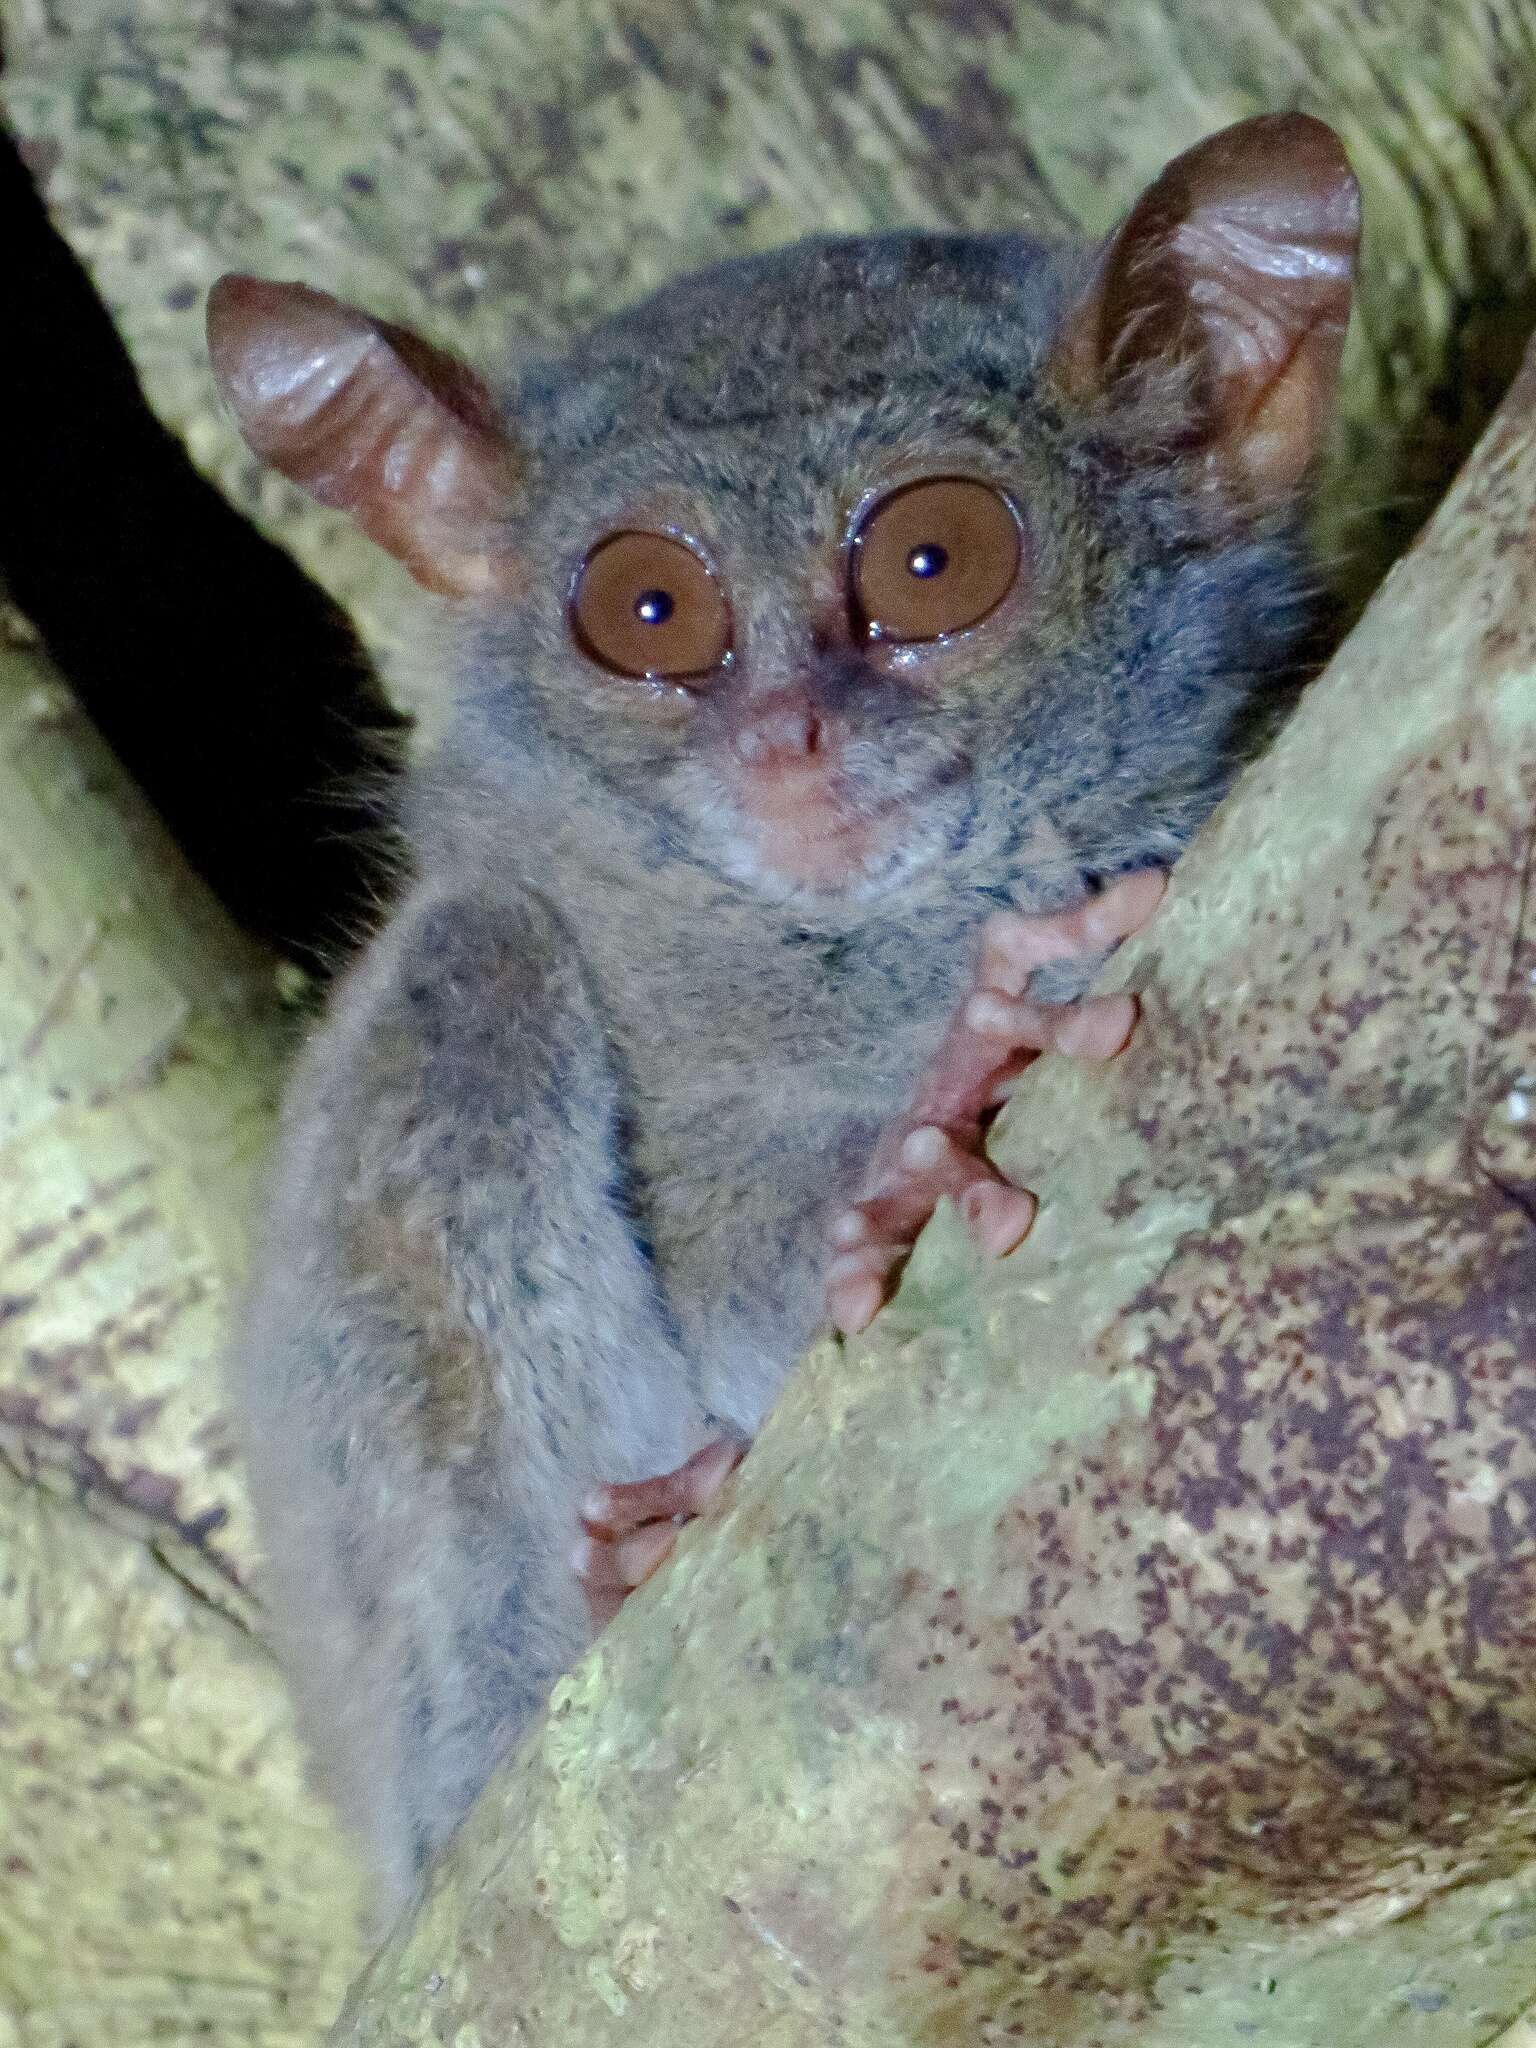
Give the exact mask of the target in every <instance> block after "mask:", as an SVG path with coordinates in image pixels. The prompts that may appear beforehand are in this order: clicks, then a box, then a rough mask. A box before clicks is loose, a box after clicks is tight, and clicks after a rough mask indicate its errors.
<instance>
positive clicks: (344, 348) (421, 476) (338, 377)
mask: <svg viewBox="0 0 1536 2048" xmlns="http://www.w3.org/2000/svg"><path fill="white" fill-rule="evenodd" d="M208 347H209V355H210V357H211V360H212V363H213V369H214V375H215V377H216V378H217V380H218V383H219V387H220V389H221V391H222V392H223V394H224V396H225V398H226V399H227V400H228V402H229V404H230V406H231V408H232V410H233V411H234V414H235V417H236V419H237V420H238V421H239V423H240V429H241V432H242V433H243V434H244V436H245V438H246V440H247V441H248V442H249V444H250V446H251V447H252V448H253V449H254V450H255V452H256V453H257V454H258V455H259V456H261V457H262V459H263V460H264V461H266V462H269V463H271V464H272V466H273V467H274V468H275V469H278V470H280V471H281V472H282V474H283V475H284V476H286V477H289V478H290V479H291V480H292V481H293V482H294V483H296V484H298V485H299V486H300V487H301V488H302V489H304V490H306V491H308V492H309V494H310V495H311V496H312V497H314V498H316V499H318V500H319V502H320V503H321V504H323V505H331V506H334V507H336V508H337V509H339V510H341V511H345V512H349V513H350V514H351V515H352V517H353V518H354V519H355V520H356V521H357V523H358V525H359V526H360V527H361V528H362V529H363V531H364V532H365V533H366V534H368V535H369V537H370V538H371V539H373V540H376V541H377V542H378V543H379V544H380V545H381V546H382V547H384V548H387V549H388V551H389V552H390V553H391V554H393V555H395V556H397V557H398V558H399V560H401V561H402V562H403V563H404V564H405V566H406V567H407V568H408V569H409V570H410V572H411V574H412V575H413V576H414V577H415V578H416V579H417V581H418V582H420V583H422V584H424V585H426V587H427V588H428V589H431V590H438V591H443V592H446V593H448V594H450V595H455V596H467V595H471V594H473V593H475V592H478V591H486V590H491V589H495V588H498V587H506V586H507V585H508V584H509V583H510V582H512V581H513V580H515V577H514V569H513V564H512V562H511V560H510V558H509V557H508V555H507V553H506V550H505V548H504V546H503V545H502V544H501V542H500V539H499V531H498V529H499V524H500V520H501V518H502V517H503V515H504V513H505V509H506V504H507V499H508V496H509V494H510V493H511V491H512V490H513V488H514V487H515V483H516V465H515V463H514V461H513V458H512V452H511V449H510V447H509V446H508V444H507V441H506V438H505V436H504V435H503V433H502V432H501V429H500V425H499V422H498V420H497V417H496V409H495V405H494V402H493V401H492V399H491V396H490V393H489V392H488V391H487V390H486V388H485V386H484V385H483V384H482V383H481V382H480V380H479V379H478V378H477V377H476V376H475V375H474V373H473V372H472V371H470V370H469V369H467V368H466V367H465V366H464V365H463V364H462V363H460V362H458V361H457V360H456V359H455V358H454V357H452V356H450V355H447V354H445V353H444V352H443V351H442V350H439V349H436V348H434V347H433V346H432V345H431V344H430V343H428V342H425V341H423V340H421V339H420V337H419V336H417V335H414V334H410V333H409V332H407V330H405V329H404V328H399V327H395V326H393V325H391V324H389V323H386V322H384V321H378V320H373V319H371V318H370V317H369V316H368V315H367V314H366V313H362V312H359V311H358V310H357V308H356V307H353V306H348V305H346V304H344V303H343V302H342V301H341V300H339V299H335V298H332V297H331V295H330V294H329V293H328V292H321V291H316V290H314V289H313V288H312V287H310V286H308V285H302V284H282V283H276V282H273V281H271V280H269V279H266V278H257V277H246V276H241V275H239V274H235V273H231V274H230V275H228V276H225V277H222V278H220V279H219V281H218V283H217V284H216V285H215V286H214V287H213V290H212V292H211V293H210V294H209V298H208Z"/></svg>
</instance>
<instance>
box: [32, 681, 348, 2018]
mask: <svg viewBox="0 0 1536 2048" xmlns="http://www.w3.org/2000/svg"><path fill="white" fill-rule="evenodd" d="M280 1056H281V1034H280V1031H279V1028H278V1017H277V1013H276V1005H275V1004H274V1002H273V1000H272V970H271V968H270V967H269V966H268V965H266V964H265V963H264V962H263V961H262V960H261V959H260V958H259V957H258V956H256V955H255V954H254V953H253V952H251V951H249V950H247V949H246V948H244V947H243V946H241V945H240V944H239V943H238V942H237V941H236V940H235V939H234V937H233V935H232V934H231V933H230V932H229V930H228V928H227V927H226V925H225V924H224V922H223V920H222V919H221V918H220V916H219V914H218V911H217V909H216V908H215V907H214V906H213V905H212V903H211V902H210V901H209V900H208V898H207V897H206V895H205V893H204V891H203V890H202V889H201V888H200V887H199V886H198V885H197V884H196V883H194V882H193V881H192V880H191V878H190V877H189V876H188V875H187V874H186V872H185V870H184V868H183V867H182V865H181V862H180V860H179V858H178V857H177V855H176V853H175V851H174V849H173V848H171V847H170V846H169V845H168V844H167V843H166V842H165V841H164V839H163V836H162V835H161V834H160V833H159V831H158V830H157V828H156V827H155V826H154V825H153V823H152V822H151V821H150V820H149V819H147V818H146V817H145V815H144V812H143V807H142V803H141V802H140V800H139V799H138V797H137V795H136V793H135V792H134V791H133V790H132V789H131V788H130V787H128V786H127V785H126V784H125V782H124V780H123V778H122V776H121V774H120V773H119V771H118V770H117V769H116V768H115V767H114V766H113V764H112V762H111V760H110V758H109V757H108V756H107V755H106V753H105V751H104V749H103V748H102V747H101V746H100V744H99V742H97V741H96V740H95V738H94V736H93V735H92V734H91V733H90V732H89V731H88V730H87V729H86V727H85V726H84V724H83V722H82V720H81V718H80V716H79V714H78V713H77V712H76V711H75V710H74V709H73V707H72V705H71V703H70V700H69V698H68V695H67V693H66V692H65V691H64V690H63V689H62V688H61V686H60V685H59V684H58V682H57V681H56V680H55V679H54V677H53V676H52V675H51V674H50V672H49V670H48V669H47V667H46V665H45V664H44V663H43V662H41V661H40V660H39V659H38V658H37V657H35V656H34V655H31V654H28V653H26V652H24V651H21V650H19V649H14V648H8V649H5V650H4V651H3V652H0V2043H5V2044H7V2048H9V2044H12V2043H14V2044H16V2048H70V2044H80V2043H91V2044H95V2043H101V2044H106V2043H120V2044H121V2043H136V2042H142V2041H148V2040H151V2039H153V2040H157V2041H164V2042H167V2043H176V2042H188V2043H190V2042H192V2041H196V2040H207V2039H209V2038H215V2039H217V2040H219V2041H220V2042H231V2043H233V2042H239V2041H250V2042H260V2043H262V2044H264V2048H276V2044H278V2043H283V2044H287V2043H293V2044H294V2048H297V2044H299V2043H301V2042H306V2041H312V2040H314V2038H315V2037H316V2033H317V2031H318V2030H319V2029H320V2028H321V2026H322V2025H323V2023H324V2021H325V2019H326V2018H327V2016H328V2015H329V2014H330V2013H331V2012H332V2011H333V2010H334V2007H335V2003H336V2000H337V1999H338V1997H339V1995H340V1988H341V1985H342V1982H343V1981H344V1977H345V1973H346V1969H347V1967H348V1962H349V1958H350V1957H351V1956H352V1955H353V1954H354V1953H355V1946H354V1938H353V1933H352V1928H353V1920H354V1907H353V1904H352V1896H353V1891H354V1889H355V1887H354V1884H353V1880H352V1879H351V1877H350V1875H349V1873H348V1872H347V1870H346V1868H345V1865H344V1863H343V1860H342V1858H341V1856H340V1854H339V1852H338V1850H337V1848H336V1845H335V1843H334V1841H333V1839H332V1836H331V1832H330V1830H329V1828H328V1827H327V1826H326V1824H325V1822H324V1820H323V1819H322V1818H321V1816H320V1815H319V1814H318V1813H317V1811H316V1810H315V1808H314V1806H313V1804H312V1803H311V1802H310V1801H309V1800H308V1799H307V1798H306V1797H305V1795H304V1793H303V1790H302V1788H301V1786H300V1783H299V1778H298V1770H297V1760H296V1756H295V1752H294V1745H293V1742H292V1739H291V1736H290V1734H289V1732H288V1717H287V1710H286V1704H285V1702H284V1699H283V1697H282V1693H281V1689H280V1687H279V1685H278V1682H277V1678H276V1674H275V1673H274V1671H273V1669H272V1666H271V1663H270V1660H269V1659H268V1657H267V1656H266V1653H265V1651H264V1650H263V1649H262V1648H261V1646H260V1644H259V1643H258V1642H257V1641H256V1640H255V1639H254V1638H253V1636H252V1634H251V1632H250V1623H251V1619H252V1608H251V1602H250V1598H249V1594H248V1591H247V1581H248V1577H249V1569H250V1564H251V1538H250V1530H249V1527H248V1522H247V1516H246V1510H245V1506H244V1502H243V1499H242V1495H241V1490H240V1484H239V1477H238V1473H237V1471H236V1469H235V1464H234V1452H233V1446H232V1444H231V1442H230V1438H229V1432H228V1429H227V1427H226V1425H225V1423H224V1422H223V1420H222V1419H221V1416H220V1413H219V1372H220V1353H221V1349H222V1343H223V1333H224V1328H225V1319H226V1311H227V1306H228V1297H229V1289H230V1285H231V1282H232V1281H233V1279H234V1278H235V1276H236V1274H237V1272H238V1269H239V1264H240V1256H241V1244H242V1240H243V1235H244V1230H245V1226H246V1222H247V1218H248V1214H249V1210H250V1207H251V1200H252V1192H253V1185H254V1173H255V1169H256V1168H257V1166H258V1165H259V1162H260V1159H261V1156H262V1153H263V1151H264V1148H265V1145H266V1141H267V1137H268V1133H269V1129H270V1114H271V1107H272V1099H273V1093H274V1088H275V1085H276V1081H277V1076H278V1071H279V1065H280Z"/></svg>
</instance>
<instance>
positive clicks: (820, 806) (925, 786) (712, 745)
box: [568, 475, 1028, 892]
mask: <svg viewBox="0 0 1536 2048" xmlns="http://www.w3.org/2000/svg"><path fill="white" fill-rule="evenodd" d="M808 538H809V540H810V548H809V552H810V553H811V554H812V556H813V560H812V561H811V562H808V563H807V564H806V565H805V573H804V575H803V577H802V579H801V583H802V588H801V590H800V591H799V592H798V593H795V595H798V596H799V597H800V600H801V603H802V605H803V611H802V616H801V618H800V620H799V621H798V622H795V621H793V620H791V621H790V622H789V623H788V627H787V630H786V631H781V632H779V633H778V634H776V635H773V634H770V633H769V632H767V631H765V630H763V623H762V614H763V611H764V609H765V607H764V606H763V605H762V604H761V602H759V603H758V604H757V605H756V606H754V604H753V602H752V593H751V592H743V593H742V594H741V595H740V596H739V597H738V596H736V595H735V594H734V593H733V590H732V587H731V581H730V579H729V578H728V577H727V575H726V574H725V573H723V571H722V569H721V568H720V567H719V566H717V560H716V551H715V550H714V549H712V548H711V547H710V545H709V543H708V541H707V540H706V539H705V538H704V537H703V536H702V535H700V534H696V533H693V532H690V531H687V530H685V529H683V528H681V527H677V526H673V527H672V528H671V529H670V530H662V531H658V530H656V529H650V530H647V529H645V528H636V527H631V528H627V529H620V530H619V531H618V532H616V533H612V534H608V535H606V536H605V537H604V538H603V539H601V540H600V541H599V542H598V543H597V545H596V546H595V547H594V548H593V549H592V550H591V552H590V553H589V554H588V555H587V556H586V557H585V559H584V560H583V562H582V563H581V565H580V567H579V568H578V569H577V571H576V574H575V576H574V577H573V579H572V584H571V594H570V602H569V612H568V617H569V622H570V631H571V637H572V641H573V644H574V646H575V647H576V648H577V649H578V650H579V652H580V653H581V655H582V656H584V657H585V658H586V659H587V660H588V661H590V662H592V663H593V664H594V665H595V666H596V667H597V668H598V669H600V670H601V671H603V672H604V673H605V674H607V675H609V676H611V677H613V678H615V679H617V680H618V681H619V682H620V683H621V684H623V683H632V684H639V685H640V686H642V687H643V688H646V689H647V691H648V694H649V695H650V697H651V700H652V702H653V703H655V704H657V705H658V706H660V705H668V706H670V707H672V709H673V710H674V712H675V714H676V716H677V717H678V719H679V722H680V723H684V724H687V725H689V726H691V727H692V728H693V729H694V731H693V735H692V737H693V744H692V745H691V746H689V747H688V749H687V758H686V765H685V766H684V767H683V768H682V772H681V773H679V774H678V775H677V776H676V777H675V781H676V783H677V785H678V787H677V789H676V792H675V796H674V802H675V803H676V804H678V805H680V806H685V807H686V808H687V809H688V810H690V811H692V812H693V813H694V822H695V829H696V830H697V831H698V833H699V835H700V837H701V839H702V840H703V841H704V842H705V844H706V845H708V844H709V842H711V841H713V842H716V844H715V849H714V850H715V851H716V854H717V858H719V859H720V860H721V861H722V862H723V864H724V865H726V866H727V867H728V868H729V869H730V870H731V871H732V872H733V873H734V874H735V875H736V877H737V878H738V879H740V880H743V881H750V882H761V883H764V884H766V885H767V886H768V887H769V888H775V887H785V888H789V889H802V888H803V889H809V890H813V891H817V892H820V891H823V890H850V889H859V888H861V887H863V888H868V887H872V886H877V885H878V883H879V882H880V880H881V879H882V878H884V877H887V876H889V875H891V874H892V873H894V872H897V871H900V870H901V869H903V868H905V867H907V866H909V865H910V864H911V863H912V862H914V861H917V860H921V859H923V858H924V857H925V856H931V854H932V853H933V852H934V851H935V850H936V842H938V841H939V840H941V839H942V837H943V836H944V835H943V834H942V832H938V831H936V830H935V827H936V825H938V824H939V823H940V818H941V815H942V813H944V812H945V811H953V810H954V809H955V807H956V804H957V802H963V801H964V799H963V796H962V795H961V793H960V792H959V790H958V789H957V788H956V787H955V785H957V784H958V783H959V781H960V779H961V777H962V775H963V769H964V763H963V761H962V760H961V759H959V758H957V756H958V753H959V750H958V749H957V748H955V747H954V746H952V745H947V746H945V747H944V748H943V749H942V750H933V749H924V748H915V747H914V746H913V745H912V744H911V742H910V740H909V739H908V738H907V736H905V735H904V734H903V733H902V731H901V727H902V726H903V724H904V723H905V718H904V717H903V714H904V713H905V714H906V715H907V716H912V715H915V714H917V713H920V711H921V710H922V709H923V707H924V700H925V693H926V694H927V695H931V696H935V697H936V696H937V694H938V693H939V692H941V691H942V689H943V681H944V679H943V675H942V668H943V666H944V664H945V661H946V659H950V660H952V659H953V657H954V655H955V653H956V652H957V651H958V643H959V642H960V640H961V637H962V636H968V635H974V634H976V633H978V632H981V631H983V630H985V629H988V628H989V626H990V631H991V633H992V634H993V635H994V636H995V635H997V634H999V633H1000V632H1006V613H1007V610H1008V608H1009V607H1010V600H1011V601H1012V602H1013V605H1014V606H1015V607H1016V606H1017V605H1018V604H1021V603H1023V602H1025V601H1027V581H1028V579H1027V576H1026V574H1025V566H1026V539H1027V536H1026V529H1025V526H1024V521H1023V516H1022V514H1021V511H1020V509H1019V507H1018V505H1017V504H1016V503H1015V502H1014V499H1013V497H1012V496H1011V494H1010V493H1009V492H1008V491H1007V489H1006V488H1005V487H1004V486H1003V485H1002V484H1000V483H996V482H992V481H990V480H983V479H981V478H979V477H975V476H970V477H967V476H954V475H943V476H930V475H919V476H915V477H912V478H910V479H908V480H907V481H904V482H902V483H898V484H896V485H895V486H894V487H893V488H890V489H885V490H879V491H876V492H872V493H868V494H864V495H863V496H862V497H861V499H860V501H859V502H858V503H857V504H856V505H855V507H854V509H853V512H852V516H851V517H850V518H849V519H848V520H847V521H846V531H845V532H844V533H843V534H841V535H835V534H834V535H831V536H828V537H827V538H828V539H830V540H831V541H832V542H833V546H832V547H831V548H828V547H826V546H825V545H823V546H822V547H820V548H817V547H816V546H815V541H816V539H818V538H820V536H810V537H808ZM793 602H794V598H793V596H792V597H791V604H793ZM754 611H756V613H757V614H758V621H759V631H758V633H757V634H756V635H755V636H754V634H753V632H752V621H753V613H754ZM1000 612H1001V613H1003V614H1004V618H1003V619H1002V620H999V619H998V617H997V615H998V614H999V613H1000ZM738 618H739V623H738ZM797 623H798V628H799V630H798V632H797V630H796V624H797ZM797 640H798V642H799V645H798V647H797V646H796V644H795V643H796V641H797ZM754 641H756V642H757V643H758V644H754ZM764 641H766V642H767V644H766V645H763V644H761V643H762V642H764ZM754 670H755V671H756V673H755V674H754V673H753V671H754ZM706 696H707V697H710V698H713V699H714V700H715V703H714V705H713V706H712V707H710V708H706V707H705V705H704V704H703V702H702V700H703V699H704V698H705V697H706ZM914 755H916V756H917V758H916V759H915V760H914V758H913V757H914ZM914 771H915V772H914ZM946 785H949V787H948V788H946ZM919 815H920V816H921V818H922V821H923V823H922V829H921V830H919V829H917V828H916V819H917V817H918V816H919Z"/></svg>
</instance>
